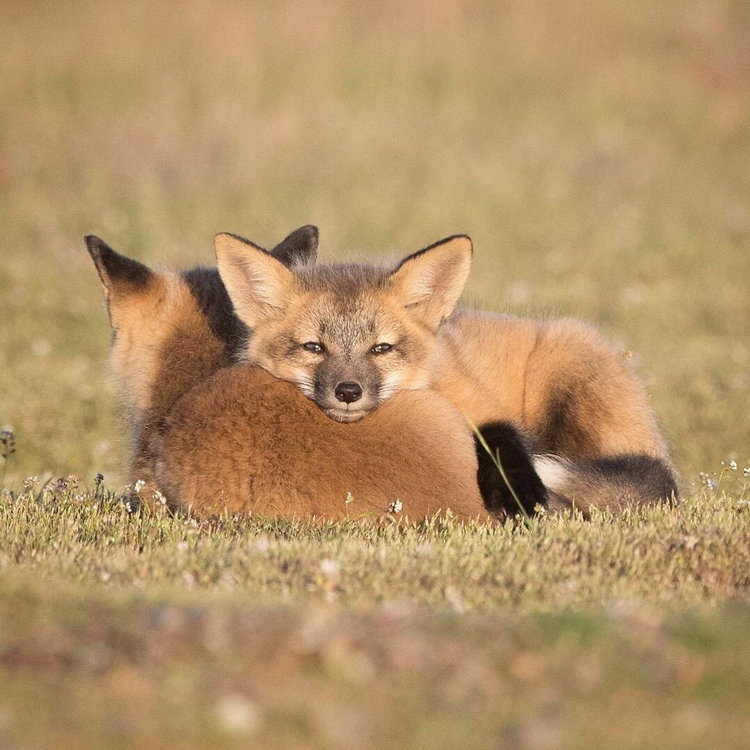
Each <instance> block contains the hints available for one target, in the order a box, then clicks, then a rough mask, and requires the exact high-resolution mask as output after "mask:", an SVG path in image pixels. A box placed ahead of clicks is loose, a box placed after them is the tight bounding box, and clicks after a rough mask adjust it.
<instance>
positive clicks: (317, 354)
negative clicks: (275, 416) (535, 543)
mask: <svg viewBox="0 0 750 750" xmlns="http://www.w3.org/2000/svg"><path fill="white" fill-rule="evenodd" d="M216 253H217V259H218V266H219V271H220V273H221V276H222V279H223V281H224V283H225V286H226V288H227V290H228V292H229V295H230V297H231V299H232V301H233V303H234V307H235V310H236V312H237V314H238V317H239V318H240V319H241V320H242V321H243V322H245V323H246V324H247V326H248V328H249V331H250V335H249V336H248V337H247V340H246V342H245V344H244V345H243V346H242V347H241V348H240V349H239V351H238V358H239V360H240V361H245V362H248V363H252V364H255V365H259V366H260V367H263V368H264V369H266V370H268V371H269V372H270V373H271V374H273V375H275V376H276V377H278V378H282V379H284V380H288V381H290V382H293V383H295V384H296V385H297V386H298V388H299V389H300V390H301V392H302V393H303V394H305V395H306V396H307V397H308V398H309V399H311V400H313V401H314V402H315V403H316V404H317V405H318V406H319V408H320V409H321V410H322V411H323V412H324V413H325V414H326V415H327V416H329V417H331V418H332V419H334V420H337V421H342V422H354V421H358V420H360V419H363V418H364V417H365V416H367V415H368V414H370V413H372V412H375V410H376V409H378V408H380V407H381V405H382V404H385V403H387V402H388V401H389V399H391V397H393V395H394V394H396V393H398V392H401V391H410V390H421V389H424V388H428V387H429V388H431V389H433V390H434V391H436V392H437V393H439V394H441V395H443V396H445V397H446V398H447V399H448V400H450V401H451V402H452V403H453V404H454V405H455V406H456V407H457V409H458V410H459V411H460V412H461V413H462V414H464V415H465V416H466V417H468V419H469V420H470V421H471V422H473V423H474V424H475V425H476V426H477V427H478V428H479V430H480V432H481V433H482V435H483V436H484V439H485V441H486V443H487V444H488V447H489V448H490V450H491V451H492V452H493V453H498V454H499V458H500V462H501V464H502V465H503V467H504V470H505V472H506V474H507V475H508V478H509V479H510V484H511V486H512V487H513V488H514V490H516V494H517V495H519V496H520V497H521V500H522V503H523V506H524V510H525V511H530V510H532V509H533V508H534V507H535V506H536V505H537V504H538V503H541V504H542V505H549V506H551V507H554V508H559V507H569V506H570V505H576V506H577V507H580V508H582V509H583V510H586V509H588V508H589V507H600V508H603V507H606V508H611V509H618V508H620V507H623V506H625V505H632V504H640V503H644V502H653V501H656V500H660V499H666V498H669V497H671V496H673V495H674V494H675V492H676V484H675V472H674V469H673V467H672V464H671V461H670V458H669V454H668V451H667V448H666V446H665V444H664V441H663V440H662V437H661V435H660V434H659V430H658V428H657V426H656V423H655V421H654V418H653V415H652V413H651V410H650V409H649V407H648V404H647V401H646V397H645V394H644V391H643V388H642V386H641V385H640V383H639V382H638V380H637V379H636V378H635V376H634V375H633V374H632V372H631V371H630V369H629V367H628V365H627V363H626V362H624V361H623V360H622V358H621V357H619V356H618V355H617V353H616V352H615V350H614V349H613V348H612V347H611V346H610V345H609V344H608V343H607V342H605V341H604V340H603V339H602V338H601V337H600V336H599V334H598V333H597V332H596V331H595V330H594V329H593V328H591V327H590V326H587V325H584V324H583V323H580V322H578V321H573V320H549V321H541V322H538V321H533V320H525V319H521V318H516V317H513V316H504V315H497V314H490V313H479V312H476V313H473V312H467V311H460V310H459V311H455V308H456V304H457V302H458V299H459V297H460V295H461V292H462V290H463V287H464V284H465V282H466V278H467V276H468V274H469V270H470V267H471V258H472V246H471V241H470V240H469V238H468V237H466V236H463V235H460V236H454V237H450V238H448V239H446V240H443V241H442V242H439V243H436V244H435V245H431V246H430V247H428V248H425V249H424V250H421V251H419V252H418V253H415V254H413V255H411V256H409V257H407V258H406V259H404V260H403V261H402V262H401V263H400V264H398V265H397V266H396V268H395V269H393V268H374V267H370V266H360V265H354V264H352V265H328V266H326V265H318V266H314V267H313V266H306V267H303V268H291V269H290V268H287V267H285V266H284V265H283V264H282V263H279V262H278V261H277V260H276V259H274V258H273V257H271V256H270V255H269V254H268V253H265V252H263V251H260V250H258V249H257V248H255V247H253V246H251V245H249V244H247V243H244V242H242V241H241V240H238V238H236V237H233V236H232V235H217V238H216ZM371 418H372V417H369V416H368V417H367V419H368V420H369V419H371ZM365 421H367V420H365ZM478 460H479V464H480V465H479V480H480V487H481V489H482V494H483V497H484V500H485V502H486V504H487V506H488V508H489V509H490V510H492V511H495V512H500V511H510V512H513V511H514V510H517V508H516V506H515V503H516V498H515V497H513V491H512V490H509V488H508V487H507V483H506V482H505V481H504V480H503V479H502V477H501V476H500V475H499V473H498V471H497V470H496V468H495V466H494V462H493V461H492V460H491V457H490V456H489V455H488V454H487V452H486V451H484V450H478Z"/></svg>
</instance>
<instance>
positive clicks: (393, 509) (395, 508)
mask: <svg viewBox="0 0 750 750" xmlns="http://www.w3.org/2000/svg"><path fill="white" fill-rule="evenodd" d="M403 508H404V504H403V503H402V502H401V501H400V500H394V501H393V502H392V503H390V504H389V505H388V512H389V513H400V512H401V511H402V510H403Z"/></svg>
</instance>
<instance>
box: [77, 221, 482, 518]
mask: <svg viewBox="0 0 750 750" xmlns="http://www.w3.org/2000/svg"><path fill="white" fill-rule="evenodd" d="M238 241H240V240H238ZM243 242H246V241H243ZM86 243H87V246H88V249H89V253H90V254H91V257H92V258H93V260H94V263H95V265H96V268H97V270H98V272H99V275H100V278H101V280H102V283H103V286H104V291H105V297H106V300H107V309H108V312H109V317H110V321H111V324H112V328H113V332H114V336H113V344H112V364H113V368H114V370H115V372H116V374H117V376H118V377H119V379H120V381H121V385H122V392H123V396H124V400H125V404H126V407H127V413H128V416H129V420H130V423H131V425H132V427H133V447H134V450H133V458H132V464H131V476H132V479H133V480H137V479H143V480H144V481H145V482H147V483H148V487H149V488H151V489H158V490H159V491H161V492H162V494H163V495H164V496H165V498H166V500H167V502H168V504H169V505H170V507H172V508H174V509H178V508H188V507H190V508H192V509H193V511H194V512H196V513H197V514H199V515H207V514H210V513H215V512H218V511H221V510H228V511H230V512H240V511H250V510H255V511H258V512H260V513H263V514H267V515H274V516H285V517H291V516H295V517H311V516H314V517H327V518H338V517H342V516H345V515H350V516H359V515H362V514H372V515H384V514H385V513H387V512H388V511H389V509H390V510H394V511H395V510H401V512H402V513H403V515H405V516H408V517H409V518H411V519H420V518H424V517H426V516H428V515H432V514H433V513H435V512H437V511H439V510H446V509H451V510H452V511H453V512H454V513H455V514H456V515H458V516H459V517H463V518H469V517H478V518H486V517H488V513H487V511H486V509H485V507H484V505H483V503H482V499H481V497H480V495H479V490H478V487H477V482H476V475H477V460H476V456H475V452H474V447H473V442H472V438H471V434H470V432H469V430H467V428H466V425H465V422H464V420H463V418H462V417H461V415H460V414H459V413H458V412H457V411H456V409H455V408H454V407H453V406H452V405H451V404H450V403H449V402H448V401H447V400H446V399H444V398H443V397H441V396H440V395H439V394H436V393H431V392H427V391H425V392H423V393H415V394H401V395H400V396H398V397H396V398H394V399H393V400H392V401H391V403H389V404H387V405H386V407H384V408H383V409H382V410H381V411H380V412H379V413H378V414H377V415H374V417H373V418H372V419H368V420H366V421H365V422H363V423H362V424H359V425H351V426H346V425H341V424H336V423H335V422H332V421H330V420H329V419H327V418H326V417H325V416H324V415H323V414H321V412H320V411H319V410H318V409H317V408H316V407H315V406H314V405H313V404H312V403H311V402H310V401H308V400H307V399H306V398H305V397H304V396H302V395H301V394H300V393H299V391H298V390H297V389H296V388H295V387H294V386H292V385H290V384H289V383H286V382H284V381H281V380H279V379H277V378H274V377H272V376H271V375H269V374H268V373H266V372H265V371H263V370H262V369H260V368H257V367H252V366H247V365H234V366H232V354H233V351H234V350H235V349H236V348H237V346H239V344H240V342H241V341H242V340H243V339H244V337H245V335H246V331H245V328H244V326H243V324H242V323H240V322H239V321H238V320H237V319H236V317H235V316H234V315H233V313H232V306H231V302H230V300H229V297H228V295H227V293H226V291H225V289H224V286H223V285H222V283H221V279H220V278H219V275H218V273H217V271H216V270H215V269H203V268H196V269H193V270H191V271H187V272H182V273H156V272H154V271H152V270H151V269H149V268H147V267H146V266H145V265H143V264H141V263H138V262H136V261H134V260H131V259H129V258H126V257H124V256H122V255H120V254H118V253H116V252H115V251H114V250H112V249H111V248H110V247H108V246H107V245H106V244H105V243H104V242H103V241H102V240H100V239H98V238H96V237H87V238H86ZM316 249H317V230H315V228H314V227H303V228H301V229H299V230H297V231H296V232H294V233H292V234H291V235H290V236H289V237H287V238H286V239H285V240H284V241H283V242H282V243H281V244H280V245H279V246H277V247H276V248H275V249H274V250H273V251H271V253H270V254H269V257H273V258H274V262H278V263H279V264H280V265H282V267H284V268H286V267H289V268H292V269H294V270H295V271H296V270H298V269H301V268H303V267H304V266H305V265H306V264H308V263H310V262H312V261H314V258H315V252H316ZM258 252H265V251H262V250H261V249H259V248H258ZM349 427H351V428H353V429H349Z"/></svg>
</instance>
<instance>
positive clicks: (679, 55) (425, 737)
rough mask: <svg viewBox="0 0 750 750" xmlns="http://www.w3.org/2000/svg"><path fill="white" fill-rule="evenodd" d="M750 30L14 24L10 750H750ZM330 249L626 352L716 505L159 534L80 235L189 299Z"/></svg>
mask: <svg viewBox="0 0 750 750" xmlns="http://www.w3.org/2000/svg"><path fill="white" fill-rule="evenodd" d="M748 31H750V6H748V5H747V4H746V3H742V2H736V1H732V0H702V1H695V0H688V1H678V0H666V2H662V3H651V2H646V0H632V1H631V2H625V1H624V0H619V1H618V2H612V3H605V4H602V3H595V2H593V0H571V1H570V2H566V3H555V2H553V0H540V1H539V2H527V3H520V2H512V3H511V2H507V3H506V2H503V3H500V2H498V3H490V2H468V0H467V1H466V2H448V0H432V1H431V2H429V3H427V2H425V3H417V2H406V3H396V2H380V1H377V2H370V3H347V2H343V1H341V2H339V1H338V0H334V1H333V2H328V3H312V2H302V0H299V1H298V2H289V1H285V2H279V3H272V2H266V1H265V0H263V1H261V2H257V3H245V4H240V3H237V2H228V1H225V0H217V1H216V2H212V3H207V2H195V1H193V0H186V2H181V3H179V4H178V3H174V4H171V3H158V4H157V3H146V2H142V1H141V0H134V1H133V2H130V3H127V4H120V3H107V2H104V0H91V1H90V2H85V1H77V0H74V1H72V2H62V1H61V0H57V1H56V0H51V1H50V2H46V3H24V2H20V0H10V1H9V2H4V3H2V4H1V5H0V70H1V71H2V75H0V102H2V106H1V107H0V237H1V238H2V239H1V240H0V242H1V243H2V251H0V428H8V429H12V431H13V432H14V434H15V436H16V452H15V454H13V455H12V456H10V458H9V460H8V461H7V462H4V461H3V462H2V465H0V472H3V475H2V477H3V478H2V481H1V482H0V484H2V486H3V487H4V492H3V495H2V498H0V682H1V683H2V684H3V686H4V689H3V690H2V691H1V692H2V694H1V695H0V747H3V746H5V745H7V746H8V747H34V748H37V747H43V746H49V747H58V748H65V747H71V748H73V747H80V746H81V744H82V743H83V744H84V745H85V746H90V747H102V748H107V749H108V748H116V747H133V746H138V747H144V748H159V747H174V746H175V742H179V743H180V746H183V747H191V746H194V747H221V746H243V747H244V746H247V745H248V744H249V743H256V744H257V745H258V746H259V747H276V746H278V747H295V746H299V747H342V748H350V747H384V746H394V747H401V746H413V747H425V748H433V747H446V748H447V747H456V746H463V747H488V748H489V747H497V746H508V747H521V748H531V749H532V750H533V749H534V748H537V749H539V750H544V749H545V748H557V747H564V748H579V747H581V748H588V747H591V748H601V747H617V748H619V747H622V748H643V747H659V748H664V747H674V748H691V747H696V748H698V747H700V748H705V747H737V748H740V747H746V745H747V742H746V738H747V736H748V733H750V726H749V725H748V722H747V719H746V715H747V714H748V713H750V705H749V702H748V699H747V696H748V695H750V663H749V662H748V648H747V642H748V637H749V636H750V603H749V601H748V600H749V599H750V596H749V586H750V581H749V580H748V570H749V569H750V560H749V552H748V550H749V549H750V522H749V521H748V517H749V513H750V511H749V510H748V504H747V503H748V494H749V493H748V492H747V491H746V486H745V479H746V478H745V477H744V476H743V469H744V468H745V467H750V292H749V291H748V288H749V287H750V284H749V283H748V279H750V47H748V45H747V35H748ZM308 222H312V223H316V224H318V225H319V226H320V228H321V235H322V245H321V252H322V256H323V258H325V259H333V258H344V257H347V258H350V257H355V258H372V257H382V256H383V255H388V256H390V257H394V256H396V255H399V254H404V253H406V252H409V251H412V250H415V249H417V248H419V247H421V246H423V245H425V244H427V243H428V242H430V241H433V240H435V239H438V238H440V237H442V236H445V235H448V234H453V233H456V232H467V233H469V234H470V235H471V236H472V238H473V239H474V244H475V251H476V252H475V257H476V260H475V268H474V271H473V273H472V278H471V281H470V284H469V297H470V299H471V300H472V301H475V302H478V303H479V304H482V305H484V306H486V307H490V308H493V309H504V310H511V311H514V312H517V313H523V314H526V313H528V314H534V315H541V314H570V315H576V316H580V317H583V318H585V319H587V320H590V321H592V322H594V323H597V324H598V325H599V326H600V327H601V328H602V329H603V330H604V331H605V332H606V333H607V334H608V335H610V336H612V337H613V338H616V339H617V340H620V341H622V344H623V348H625V349H628V350H630V351H632V352H633V353H634V362H635V364H636V367H637V369H638V371H639V373H640V374H641V375H642V376H643V377H644V379H645V381H646V383H647V385H648V388H649V392H650V394H651V397H652V403H653V406H654V409H655V411H656V413H657V416H658V418H659V421H660V423H661V424H662V426H663V428H664V431H665V433H666V435H667V436H668V438H669V441H670V444H671V446H672V448H673V451H674V454H675V457H676V459H677V463H678V465H679V467H680V469H681V471H682V474H683V486H684V488H685V490H686V494H687V495H689V496H691V497H690V499H689V500H688V501H687V502H686V504H685V505H684V506H683V507H681V508H679V509H676V510H671V511H667V510H653V511H649V512H646V513H644V514H642V515H639V516H635V517H627V518H624V519H611V518H605V517H602V518H597V519H594V521H592V522H591V523H583V522H582V521H580V520H579V519H570V518H567V519H548V518H547V519H541V520H540V521H539V522H534V525H533V526H532V528H524V527H521V528H518V529H511V528H510V527H501V528H497V529H493V530H487V529H479V528H464V527H457V526H453V525H452V524H451V523H448V524H447V525H446V524H440V523H437V522H436V523H435V524H434V525H433V526H432V527H429V528H417V529H408V528H402V526H398V525H395V524H391V525H386V527H384V528H374V527H372V526H370V525H368V524H355V523H352V524H346V525H342V526H332V527H330V528H329V527H326V528H324V529H319V528H311V527H306V526H304V525H289V524H269V523H267V522H263V521H261V520H258V519H245V520H237V519H223V520H220V521H217V522H216V524H209V525H196V524H194V523H190V522H185V521H181V520H171V519H166V518H161V517H151V516H149V517H139V516H129V515H127V513H126V512H125V510H124V508H123V507H122V506H121V505H120V504H118V503H117V501H116V500H114V499H112V498H111V497H110V496H109V494H108V493H107V492H105V491H104V490H103V489H102V488H99V489H98V490H94V489H93V488H94V476H95V475H96V473H98V472H101V473H103V474H104V475H105V477H106V480H105V481H106V485H107V486H108V487H110V488H111V489H112V490H113V491H116V490H117V489H118V488H121V486H122V483H123V481H124V479H125V476H124V473H123V467H124V459H125V454H126V446H127V439H126V438H127V436H126V435H124V434H123V431H122V428H121V426H120V425H119V423H118V422H117V420H116V418H115V414H116V394H115V391H114V387H113V384H112V382H111V378H110V376H109V373H108V371H107V369H106V356H107V347H108V342H109V328H108V324H107V322H106V316H105V313H104V307H103V301H102V297H101V292H100V288H99V283H98V279H97V277H96V274H95V272H94V269H93V267H92V265H91V262H90V259H89V258H88V256H87V254H86V252H85V250H84V246H83V241H82V237H83V235H84V234H87V233H92V232H93V233H96V234H99V235H101V236H102V237H103V238H105V239H106V240H107V241H108V242H110V244H112V245H113V246H114V247H116V248H117V249H120V250H122V251H123V252H126V253H127V254H129V255H132V256H135V257H138V258H140V259H142V260H145V261H147V262H148V263H151V264H153V265H159V264H164V265H185V266H188V265H192V264H195V263H197V262H202V263H211V262H212V249H211V248H212V244H211V238H212V236H213V234H214V233H215V232H216V231H219V230H228V231H235V232H239V233H242V234H245V235H247V236H250V237H251V238H253V239H255V240H256V241H258V242H260V243H262V244H272V243H273V242H274V241H276V240H278V239H280V238H281V237H282V236H283V235H284V234H285V233H286V232H288V231H289V230H290V229H292V228H294V227H296V226H299V225H301V224H304V223H308ZM722 461H724V462H726V464H729V462H730V461H736V462H737V465H738V466H737V470H736V471H734V470H732V469H729V468H726V467H725V469H724V471H723V474H721V472H722V467H721V462H722ZM699 472H708V473H709V476H707V477H704V478H703V479H701V478H699ZM711 472H714V473H713V474H711ZM71 474H72V475H76V476H78V477H80V485H79V486H76V485H75V483H74V482H70V483H69V485H68V486H67V487H63V486H62V485H60V486H59V487H58V486H57V481H56V478H57V477H59V476H68V475H71ZM720 474H721V481H720V483H719V486H718V487H717V488H714V487H713V486H712V483H715V482H718V480H719V475H720ZM30 475H34V476H37V477H39V478H40V479H39V481H38V482H37V483H36V484H34V485H33V486H32V487H31V489H24V484H23V481H24V479H25V478H26V477H28V476H30ZM48 477H52V478H53V479H52V481H51V482H50V483H49V484H48V485H47V489H45V490H42V485H43V482H44V481H45V480H46V479H47V478H48ZM748 481H750V480H748ZM86 486H88V487H91V488H92V489H91V490H90V491H87V490H86V489H85V487H86ZM8 686H10V687H8ZM743 742H744V744H743Z"/></svg>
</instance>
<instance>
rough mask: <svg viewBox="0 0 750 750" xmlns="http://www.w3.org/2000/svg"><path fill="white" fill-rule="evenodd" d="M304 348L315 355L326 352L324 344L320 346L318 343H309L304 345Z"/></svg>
mask: <svg viewBox="0 0 750 750" xmlns="http://www.w3.org/2000/svg"><path fill="white" fill-rule="evenodd" d="M302 348H303V349H307V351H308V352H312V353H313V354H321V353H322V352H324V351H325V347H324V346H323V344H320V343H318V342H317V341H308V342H306V343H304V344H302Z"/></svg>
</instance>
